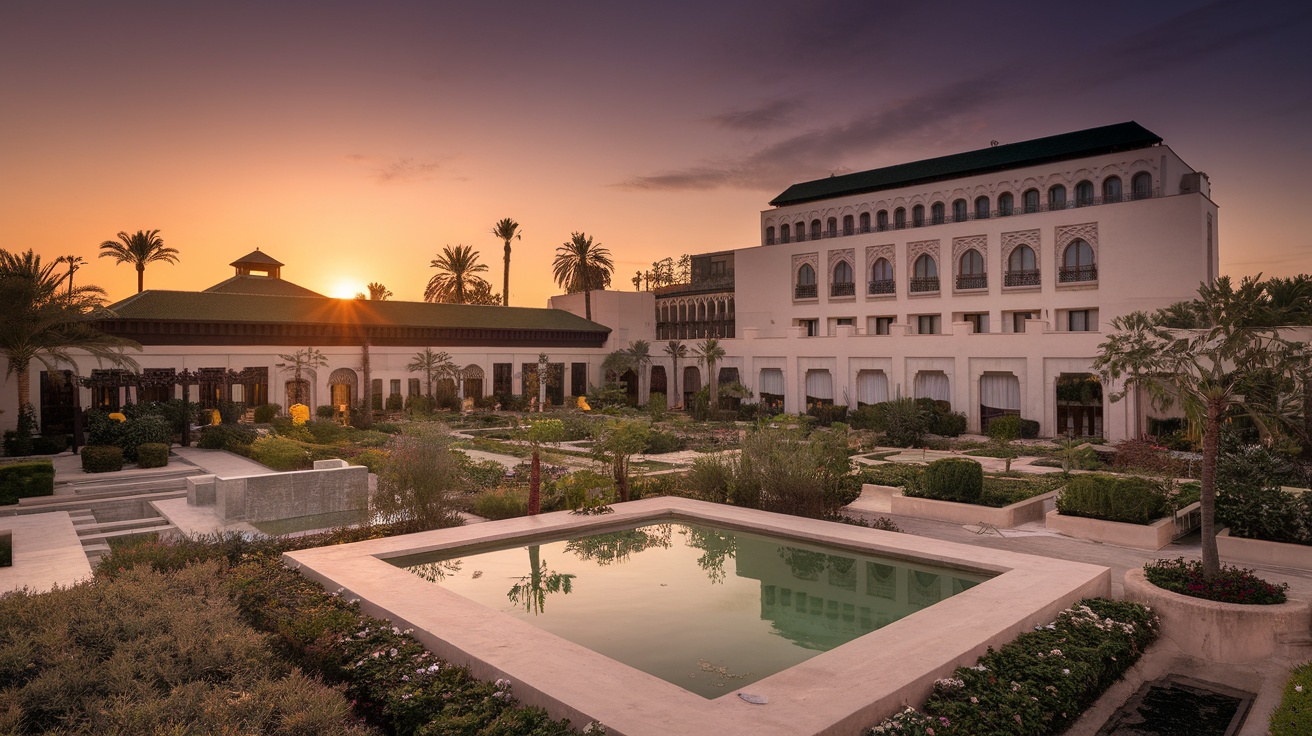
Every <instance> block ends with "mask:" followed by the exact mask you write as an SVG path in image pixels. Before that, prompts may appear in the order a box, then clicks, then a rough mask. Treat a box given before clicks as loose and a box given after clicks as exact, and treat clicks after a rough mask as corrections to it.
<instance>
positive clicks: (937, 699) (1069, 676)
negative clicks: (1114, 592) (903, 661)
mask: <svg viewBox="0 0 1312 736" xmlns="http://www.w3.org/2000/svg"><path fill="white" fill-rule="evenodd" d="M1156 638H1157V617H1156V615H1154V614H1153V613H1152V611H1151V610H1150V609H1148V608H1146V607H1145V606H1141V605H1139V604H1136V603H1125V602H1123V601H1112V600H1105V599H1101V598H1092V599H1086V600H1084V601H1081V602H1080V604H1079V605H1078V606H1076V607H1074V608H1070V609H1067V610H1065V611H1062V612H1061V613H1060V614H1059V615H1058V616H1057V620H1056V621H1054V622H1052V623H1050V624H1048V625H1046V626H1040V627H1038V628H1037V629H1036V630H1034V631H1031V632H1026V633H1024V634H1021V635H1020V636H1019V637H1017V638H1016V640H1015V641H1013V642H1011V643H1010V644H1007V645H1006V646H1004V647H1002V649H1000V650H997V651H994V650H993V649H992V648H990V649H989V652H988V654H985V655H984V656H983V657H980V658H979V661H978V663H977V664H976V665H975V666H974V667H959V668H958V669H957V670H956V672H954V673H953V675H952V677H947V678H944V679H941V680H938V681H937V682H935V683H934V692H933V694H931V695H930V697H929V700H928V701H926V703H925V707H924V713H923V714H920V713H916V712H915V711H911V713H910V714H908V713H907V712H903V713H901V714H898V715H897V716H894V717H893V718H890V719H888V720H887V721H884V722H883V723H881V724H879V725H878V726H875V727H874V728H872V729H871V730H870V731H869V732H868V734H879V735H880V736H882V735H883V734H917V735H918V736H919V735H920V734H924V735H925V736H991V735H993V734H996V735H997V736H1003V735H1005V736H1014V735H1026V734H1029V735H1033V736H1038V735H1040V734H1055V733H1060V732H1062V731H1063V730H1064V729H1065V728H1066V727H1067V726H1069V725H1070V724H1071V723H1072V722H1073V721H1074V720H1075V719H1076V718H1078V717H1079V715H1080V713H1082V712H1083V711H1084V709H1085V708H1087V707H1089V705H1091V704H1092V703H1093V702H1094V701H1095V700H1097V699H1098V696H1100V695H1101V694H1102V693H1103V691H1105V690H1106V689H1107V687H1108V686H1110V685H1111V684H1112V683H1113V682H1115V681H1116V680H1117V679H1119V678H1120V677H1121V675H1122V674H1123V673H1124V672H1125V671H1126V670H1127V669H1129V668H1130V666H1131V665H1133V664H1134V663H1135V661H1137V660H1138V658H1139V656H1140V655H1141V654H1142V653H1143V651H1144V649H1145V648H1146V647H1147V646H1148V645H1149V644H1150V643H1152V642H1153V640H1155V639H1156ZM917 728H919V729H921V730H915V729H917ZM881 729H882V730H881ZM898 729H901V730H898Z"/></svg>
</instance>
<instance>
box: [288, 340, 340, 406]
mask: <svg viewBox="0 0 1312 736" xmlns="http://www.w3.org/2000/svg"><path fill="white" fill-rule="evenodd" d="M278 357H279V358H282V359H283V360H284V361H285V362H283V363H279V364H278V367H279V368H281V369H282V370H284V371H291V374H292V385H293V386H294V388H293V389H292V391H293V392H294V395H293V396H288V397H287V398H288V400H289V401H291V403H293V404H304V403H305V402H306V401H308V400H309V398H310V397H309V396H303V395H302V392H303V391H304V390H305V381H304V380H303V379H302V378H301V374H302V373H304V372H305V371H308V370H310V369H311V368H327V367H328V358H327V357H325V356H324V354H323V351H321V350H319V349H318V348H301V349H300V350H297V351H296V352H294V353H289V354H287V355H281V354H280V355H279V356H278Z"/></svg>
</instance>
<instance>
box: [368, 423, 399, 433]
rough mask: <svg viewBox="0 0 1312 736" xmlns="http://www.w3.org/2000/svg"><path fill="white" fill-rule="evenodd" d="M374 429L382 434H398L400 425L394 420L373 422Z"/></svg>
mask: <svg viewBox="0 0 1312 736" xmlns="http://www.w3.org/2000/svg"><path fill="white" fill-rule="evenodd" d="M373 429H374V431H375V432H382V433H383V434H400V433H401V425H399V424H397V423H396V422H374V428H373Z"/></svg>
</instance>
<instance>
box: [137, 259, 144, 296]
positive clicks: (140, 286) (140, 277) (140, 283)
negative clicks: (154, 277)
mask: <svg viewBox="0 0 1312 736" xmlns="http://www.w3.org/2000/svg"><path fill="white" fill-rule="evenodd" d="M145 288H146V267H145V266H143V265H141V264H137V293H138V294H140V293H141V292H142V291H144V290H145Z"/></svg>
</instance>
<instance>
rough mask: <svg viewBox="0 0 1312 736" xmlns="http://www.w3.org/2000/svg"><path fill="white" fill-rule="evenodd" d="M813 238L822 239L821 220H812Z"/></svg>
mask: <svg viewBox="0 0 1312 736" xmlns="http://www.w3.org/2000/svg"><path fill="white" fill-rule="evenodd" d="M811 239H812V240H819V239H820V221H819V220H812V221H811Z"/></svg>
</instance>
